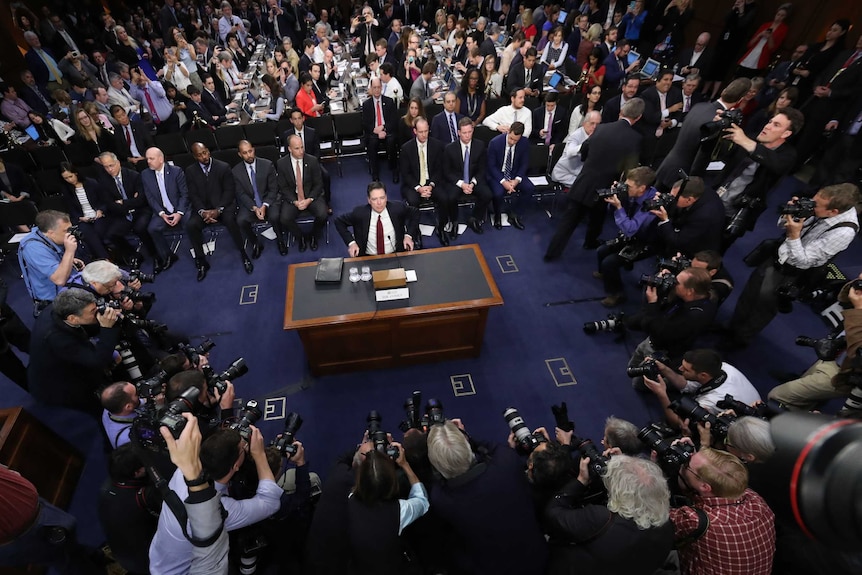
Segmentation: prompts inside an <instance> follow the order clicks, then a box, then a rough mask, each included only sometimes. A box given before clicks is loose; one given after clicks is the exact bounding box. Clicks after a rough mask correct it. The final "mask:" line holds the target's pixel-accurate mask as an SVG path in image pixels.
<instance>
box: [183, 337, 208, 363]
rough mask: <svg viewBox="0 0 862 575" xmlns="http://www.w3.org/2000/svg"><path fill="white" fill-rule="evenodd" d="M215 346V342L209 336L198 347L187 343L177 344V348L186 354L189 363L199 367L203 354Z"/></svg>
mask: <svg viewBox="0 0 862 575" xmlns="http://www.w3.org/2000/svg"><path fill="white" fill-rule="evenodd" d="M214 347H215V342H214V341H213V340H211V339H209V338H207V339H205V340H203V341H202V342H201V344H200V345H199V346H197V347H194V346H191V345H189V344H187V343H180V344H178V345H177V348H178V349H179V350H180V351H181V352H183V353H184V354H185V356H186V357H187V358H188V360H189V363H190V364H191V365H192V366H194V367H197V366H198V365H199V364H200V362H201V356H202V355H206V354H208V353H209V352H210V350H212V348H214Z"/></svg>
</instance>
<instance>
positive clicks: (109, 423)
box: [102, 409, 138, 449]
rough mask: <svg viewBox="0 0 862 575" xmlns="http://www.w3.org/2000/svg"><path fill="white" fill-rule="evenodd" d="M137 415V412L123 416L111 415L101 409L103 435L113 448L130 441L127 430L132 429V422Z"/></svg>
mask: <svg viewBox="0 0 862 575" xmlns="http://www.w3.org/2000/svg"><path fill="white" fill-rule="evenodd" d="M136 417H138V414H137V413H133V414H131V415H126V416H123V417H120V416H114V417H111V414H110V412H109V411H108V410H107V409H103V410H102V427H104V428H105V435H107V436H108V441H109V442H110V444H111V447H113V448H114V449H116V448H118V447H120V446H121V445H125V444H127V443H129V441H131V439H130V438H129V432H130V431H131V430H132V422H133V421H134V420H135V418H136Z"/></svg>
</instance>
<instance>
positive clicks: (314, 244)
mask: <svg viewBox="0 0 862 575" xmlns="http://www.w3.org/2000/svg"><path fill="white" fill-rule="evenodd" d="M308 245H309V247H310V248H311V251H313V252H316V251H317V237H316V236H311V241H309V242H308Z"/></svg>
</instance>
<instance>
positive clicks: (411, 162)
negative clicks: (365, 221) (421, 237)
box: [400, 118, 449, 246]
mask: <svg viewBox="0 0 862 575" xmlns="http://www.w3.org/2000/svg"><path fill="white" fill-rule="evenodd" d="M429 132H430V128H429V127H428V120H426V119H425V118H417V119H416V120H415V121H414V122H413V134H414V135H415V136H416V137H415V138H413V139H412V140H410V141H408V142H407V143H406V144H404V145H403V146H402V147H401V155H400V162H401V165H400V168H401V175H402V176H403V178H404V179H403V180H402V182H401V197H402V198H404V201H405V202H407V204H408V205H410V206H413V207H414V208H418V207H419V205H420V204H421V203H422V202H428V201H433V202H434V205H435V206H436V208H437V213H438V217H439V214H442V213H443V211H444V205H445V193H446V192H445V191H444V190H445V186H444V185H443V149H444V146H443V144H442V142H440V141H438V140H435V139H434V138H431V137H429ZM437 238H438V239H439V240H440V245H443V246H447V245H449V238H448V237H447V236H446V232H445V231H443V228H442V226H439V225H438V226H437ZM417 239H418V238H417Z"/></svg>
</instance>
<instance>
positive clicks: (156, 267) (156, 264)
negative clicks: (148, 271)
mask: <svg viewBox="0 0 862 575" xmlns="http://www.w3.org/2000/svg"><path fill="white" fill-rule="evenodd" d="M164 269H165V268H164V264H163V263H162V261H161V260H160V259H159V258H156V259H155V260H154V261H153V275H154V276H157V275H159V274H160V273H162V271H163V270H164Z"/></svg>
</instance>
